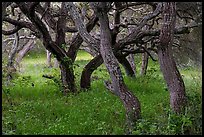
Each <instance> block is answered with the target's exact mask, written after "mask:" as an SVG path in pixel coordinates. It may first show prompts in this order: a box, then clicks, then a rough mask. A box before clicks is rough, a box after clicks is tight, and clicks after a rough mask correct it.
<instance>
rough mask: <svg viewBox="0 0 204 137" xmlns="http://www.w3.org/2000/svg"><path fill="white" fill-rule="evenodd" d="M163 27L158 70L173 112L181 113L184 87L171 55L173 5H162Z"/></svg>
mask: <svg viewBox="0 0 204 137" xmlns="http://www.w3.org/2000/svg"><path fill="white" fill-rule="evenodd" d="M162 17H163V25H162V28H161V34H160V45H159V46H158V57H159V63H160V68H161V71H162V73H163V76H164V79H165V81H166V83H167V87H168V90H169V92H170V105H171V108H172V110H173V111H174V112H176V113H181V112H182V110H183V108H184V107H185V105H186V101H187V100H186V93H185V85H184V82H183V79H182V77H181V74H180V73H179V71H178V69H177V66H176V63H175V61H174V58H173V55H172V42H173V34H174V33H173V30H174V26H175V17H176V15H175V3H174V2H164V3H163V13H162Z"/></svg>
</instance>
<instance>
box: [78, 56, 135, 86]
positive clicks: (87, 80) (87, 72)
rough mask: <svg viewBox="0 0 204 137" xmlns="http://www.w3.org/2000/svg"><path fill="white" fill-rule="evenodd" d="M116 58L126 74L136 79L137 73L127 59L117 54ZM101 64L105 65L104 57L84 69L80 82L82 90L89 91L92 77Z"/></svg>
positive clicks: (95, 58) (93, 60)
mask: <svg viewBox="0 0 204 137" xmlns="http://www.w3.org/2000/svg"><path fill="white" fill-rule="evenodd" d="M115 56H116V58H117V59H118V62H119V63H121V64H122V65H123V67H124V68H125V71H126V74H127V75H128V76H130V77H135V75H134V74H135V73H134V71H133V69H132V67H131V65H130V64H129V62H128V61H127V59H126V58H125V57H122V56H120V55H118V54H117V53H116V55H115ZM101 64H103V59H102V56H101V55H97V56H96V57H94V58H93V59H92V60H91V61H90V62H89V63H88V64H87V65H86V66H85V67H84V69H83V71H82V75H81V81H80V87H81V88H82V89H88V88H90V87H91V75H92V73H93V72H94V71H95V70H96V69H97V68H98V67H99V66H100V65H101Z"/></svg>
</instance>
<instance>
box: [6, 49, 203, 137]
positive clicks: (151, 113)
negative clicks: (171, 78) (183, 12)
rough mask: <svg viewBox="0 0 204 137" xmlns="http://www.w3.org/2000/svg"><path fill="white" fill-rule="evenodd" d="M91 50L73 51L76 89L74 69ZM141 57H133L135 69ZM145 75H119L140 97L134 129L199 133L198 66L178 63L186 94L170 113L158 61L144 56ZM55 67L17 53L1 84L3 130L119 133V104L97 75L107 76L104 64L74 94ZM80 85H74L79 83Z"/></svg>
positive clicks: (140, 132)
mask: <svg viewBox="0 0 204 137" xmlns="http://www.w3.org/2000/svg"><path fill="white" fill-rule="evenodd" d="M90 59H91V56H90V55H88V54H86V53H85V52H81V51H80V52H79V54H78V56H77V60H76V63H75V65H74V68H75V76H76V83H77V86H78V89H79V83H80V82H79V81H80V75H81V72H82V70H83V67H84V65H85V64H87V63H88V61H89V60H90ZM140 60H141V59H140V58H137V59H136V65H137V73H138V72H139V69H140V65H141V62H139V61H140ZM149 61H150V62H149V66H148V70H147V75H146V76H139V74H138V75H137V77H136V78H134V79H133V78H128V77H126V76H125V73H124V70H123V68H122V72H123V73H124V75H123V76H124V80H125V83H126V84H127V86H128V88H129V89H130V90H131V91H132V92H133V93H134V94H135V95H136V96H137V97H138V98H139V100H140V102H141V110H142V119H140V120H139V121H138V123H137V125H136V126H135V129H134V131H133V132H132V134H134V135H161V134H164V135H169V134H173V135H175V134H202V99H201V97H202V70H201V69H196V68H191V67H189V68H185V69H180V72H181V74H182V76H183V79H184V82H185V86H186V92H187V96H188V106H187V108H186V110H185V114H183V115H181V116H180V117H178V116H176V115H174V114H173V113H172V112H171V111H170V107H169V92H168V91H167V88H166V85H165V82H164V79H163V76H162V74H161V72H160V69H159V66H158V62H153V61H151V60H149ZM43 74H51V75H55V76H56V77H58V78H59V74H60V73H59V69H58V68H48V67H47V66H46V56H45V54H43V55H35V54H30V55H29V56H26V57H25V58H24V59H23V62H22V64H21V69H20V73H19V74H18V75H17V76H16V77H15V78H14V80H13V81H12V83H11V84H10V85H9V86H5V85H4V81H3V85H2V86H3V90H2V133H3V134H16V135H25V134H38V135H39V134H46V135H51V134H60V135H64V134H77V135H81V134H83V135H84V134H86V135H93V134H95V135H99V134H103V135H106V134H108V135H112V134H113V135H119V134H125V130H124V127H125V125H124V122H125V110H124V107H123V105H122V103H121V102H120V100H119V99H118V98H117V97H116V96H114V95H113V94H112V93H111V92H109V91H108V90H106V88H105V86H104V84H103V81H104V80H107V79H108V78H109V75H108V73H107V71H106V68H105V66H104V65H102V66H100V67H99V68H98V69H97V70H96V71H95V72H94V73H93V75H92V83H91V89H90V90H86V91H81V92H80V93H79V94H77V95H72V94H70V95H68V96H63V95H62V94H61V92H60V87H59V86H58V83H57V81H53V80H52V79H46V78H43V77H42V75H43ZM79 90H80V89H79Z"/></svg>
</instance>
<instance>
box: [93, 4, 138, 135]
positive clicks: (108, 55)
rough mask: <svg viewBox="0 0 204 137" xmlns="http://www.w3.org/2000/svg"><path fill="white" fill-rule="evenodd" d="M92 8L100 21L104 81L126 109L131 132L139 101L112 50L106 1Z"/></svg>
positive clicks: (136, 117) (136, 116)
mask: <svg viewBox="0 0 204 137" xmlns="http://www.w3.org/2000/svg"><path fill="white" fill-rule="evenodd" d="M92 6H93V7H94V10H95V12H96V14H97V16H98V17H99V22H100V38H101V41H100V53H101V56H102V58H103V61H104V63H105V66H106V68H107V70H108V73H109V74H110V77H111V81H112V82H111V83H110V82H106V86H107V88H108V89H110V90H112V92H113V93H114V94H115V95H117V96H118V97H119V98H120V99H121V101H122V102H123V105H124V107H125V109H126V119H127V120H126V122H127V125H128V130H129V131H128V132H131V130H132V128H133V125H134V123H135V122H136V120H137V119H138V118H140V102H139V100H138V99H137V97H136V96H134V94H133V93H131V92H130V91H129V90H128V89H127V87H126V85H125V83H124V81H123V77H122V73H121V70H120V67H119V64H118V62H117V58H116V57H115V55H114V53H113V51H112V48H111V47H112V46H111V43H112V39H111V32H110V29H109V20H108V16H107V13H106V12H107V3H102V2H101V3H97V4H95V3H93V5H92Z"/></svg>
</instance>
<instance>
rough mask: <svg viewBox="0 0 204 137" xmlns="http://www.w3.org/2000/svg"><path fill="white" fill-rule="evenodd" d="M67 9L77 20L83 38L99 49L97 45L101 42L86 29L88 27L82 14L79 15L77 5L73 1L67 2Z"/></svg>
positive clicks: (74, 19) (76, 23)
mask: <svg viewBox="0 0 204 137" xmlns="http://www.w3.org/2000/svg"><path fill="white" fill-rule="evenodd" d="M65 4H66V7H67V9H68V10H69V13H70V14H71V16H72V19H73V21H74V22H75V25H76V27H77V29H78V32H79V34H80V35H81V37H82V38H83V40H84V41H85V42H86V43H87V44H90V45H92V46H93V47H94V48H95V50H96V51H97V50H98V48H96V47H95V46H98V45H100V42H99V41H98V40H96V39H94V38H93V37H92V36H91V35H90V34H89V33H88V32H87V30H86V27H85V25H84V23H83V21H82V19H81V16H80V15H79V12H78V11H77V8H76V6H75V5H74V4H73V2H65Z"/></svg>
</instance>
